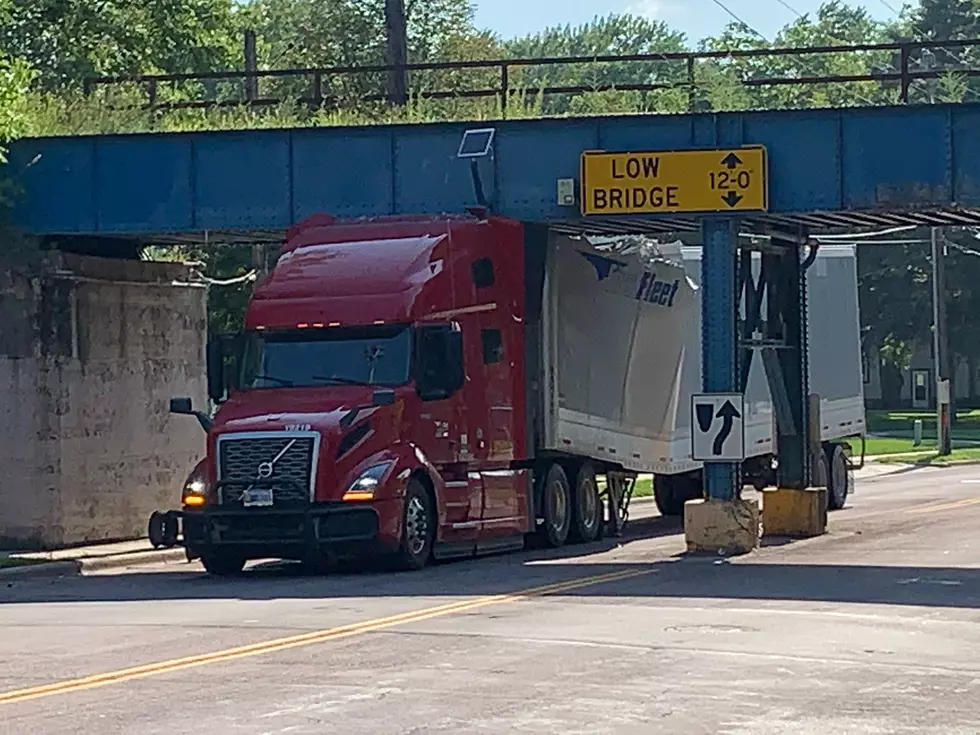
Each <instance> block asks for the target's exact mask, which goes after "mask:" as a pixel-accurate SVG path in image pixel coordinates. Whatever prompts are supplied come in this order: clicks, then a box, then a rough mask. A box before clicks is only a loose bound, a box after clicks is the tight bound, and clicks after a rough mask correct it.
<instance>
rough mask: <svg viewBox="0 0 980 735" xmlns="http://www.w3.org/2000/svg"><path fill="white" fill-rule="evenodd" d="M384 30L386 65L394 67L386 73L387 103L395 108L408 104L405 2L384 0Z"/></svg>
mask: <svg viewBox="0 0 980 735" xmlns="http://www.w3.org/2000/svg"><path fill="white" fill-rule="evenodd" d="M385 30H386V31H387V35H388V46H387V48H388V54H387V59H386V64H387V65H388V66H392V67H396V68H394V69H392V70H391V71H390V72H388V102H389V103H390V104H391V105H393V106H395V107H404V106H405V105H406V104H408V82H407V76H408V72H407V71H406V70H405V65H406V64H408V20H407V18H406V17H405V0H385Z"/></svg>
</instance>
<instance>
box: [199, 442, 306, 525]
mask: <svg viewBox="0 0 980 735" xmlns="http://www.w3.org/2000/svg"><path fill="white" fill-rule="evenodd" d="M315 448H316V441H315V436H312V435H310V434H298V435H297V434H294V433H289V434H277V435H268V434H263V435H262V436H257V437H247V436H243V437H229V438H224V437H220V438H219V439H218V481H219V482H221V483H231V484H222V485H220V486H219V492H220V498H221V505H222V506H224V507H233V508H241V507H243V506H242V494H243V493H244V492H245V490H246V489H247V488H248V487H249V486H250V485H252V484H253V483H256V485H257V486H258V487H272V489H273V504H274V506H275V507H277V508H281V507H284V506H297V505H306V504H308V503H309V502H310V496H311V487H312V476H313V461H314V458H315V456H314V452H315ZM270 463H271V465H272V467H271V474H269V475H268V476H267V477H265V478H263V477H262V473H261V470H260V467H261V466H262V465H263V464H265V468H266V473H268V466H269V464H270Z"/></svg>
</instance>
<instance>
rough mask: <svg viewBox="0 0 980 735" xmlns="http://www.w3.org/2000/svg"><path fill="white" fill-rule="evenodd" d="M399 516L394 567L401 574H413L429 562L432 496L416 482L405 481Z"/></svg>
mask: <svg viewBox="0 0 980 735" xmlns="http://www.w3.org/2000/svg"><path fill="white" fill-rule="evenodd" d="M402 512H403V515H402V539H401V544H400V546H399V549H398V554H397V560H396V563H397V565H398V567H399V568H400V569H403V570H405V571H417V570H419V569H422V568H423V567H425V566H426V565H427V564H428V563H429V559H431V558H432V544H433V541H434V540H435V536H436V520H435V519H436V512H435V506H434V504H433V502H432V495H430V494H429V491H428V490H426V488H425V486H423V485H422V483H421V482H419V480H418V479H417V478H414V477H413V478H412V479H411V480H409V481H408V487H407V488H406V490H405V505H404V510H403V511H402Z"/></svg>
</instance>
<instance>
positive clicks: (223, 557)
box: [201, 551, 245, 577]
mask: <svg viewBox="0 0 980 735" xmlns="http://www.w3.org/2000/svg"><path fill="white" fill-rule="evenodd" d="M201 564H203V565H204V570H205V571H206V572H207V573H208V574H210V575H212V576H215V577H233V576H234V575H236V574H241V573H242V570H243V569H244V568H245V557H243V556H239V555H238V554H232V553H229V552H221V551H212V552H209V553H207V554H203V555H202V556H201Z"/></svg>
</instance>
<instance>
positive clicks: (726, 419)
mask: <svg viewBox="0 0 980 735" xmlns="http://www.w3.org/2000/svg"><path fill="white" fill-rule="evenodd" d="M699 408H700V406H699ZM715 417H716V418H720V419H721V429H719V431H718V433H717V434H716V435H715V441H714V444H712V445H711V452H712V454H715V455H719V454H721V451H722V449H724V448H725V440H726V439H727V438H728V437H729V435H730V434H731V433H732V425H733V424H734V423H735V419H737V418H741V417H742V414H740V413H739V412H738V409H737V408H735V406H734V405H733V404H732V402H731V401H725V402H724V403H723V404H722V406H721V408H719V409H718V413H716V414H715ZM698 423H700V421H699V422H698Z"/></svg>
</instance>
